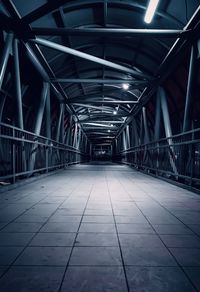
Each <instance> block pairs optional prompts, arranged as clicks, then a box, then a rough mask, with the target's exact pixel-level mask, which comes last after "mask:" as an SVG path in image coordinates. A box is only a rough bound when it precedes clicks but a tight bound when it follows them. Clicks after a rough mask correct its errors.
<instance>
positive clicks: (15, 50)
mask: <svg viewBox="0 0 200 292" xmlns="http://www.w3.org/2000/svg"><path fill="white" fill-rule="evenodd" d="M13 54H14V68H15V89H16V99H17V126H18V127H19V128H20V129H22V130H24V121H23V108H22V93H21V80H20V67H19V52H18V40H17V39H14V42H13Z"/></svg>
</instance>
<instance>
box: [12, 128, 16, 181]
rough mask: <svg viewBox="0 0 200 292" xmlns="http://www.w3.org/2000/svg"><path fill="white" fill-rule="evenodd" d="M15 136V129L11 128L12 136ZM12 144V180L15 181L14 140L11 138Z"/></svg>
mask: <svg viewBox="0 0 200 292" xmlns="http://www.w3.org/2000/svg"><path fill="white" fill-rule="evenodd" d="M14 137H15V129H14V128H13V138H14ZM11 143H12V144H11V145H12V175H13V177H12V181H13V183H15V181H16V179H15V175H16V146H15V140H13V141H12V140H11Z"/></svg>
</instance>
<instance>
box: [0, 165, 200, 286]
mask: <svg viewBox="0 0 200 292" xmlns="http://www.w3.org/2000/svg"><path fill="white" fill-rule="evenodd" d="M199 219H200V196H198V195H196V194H193V193H191V192H189V191H186V190H183V189H180V188H178V187H176V186H173V185H170V184H168V183H166V182H163V181H160V180H157V179H154V178H152V177H150V176H146V175H143V174H141V173H139V172H136V171H133V170H132V169H131V168H129V167H127V166H122V165H121V166H120V165H119V166H118V165H77V166H73V167H71V168H69V169H68V170H65V171H61V172H59V173H57V174H56V175H51V176H48V177H46V178H44V179H41V180H38V181H37V182H34V183H31V184H28V185H24V186H23V187H20V188H18V189H16V190H12V191H10V192H7V193H4V194H0V274H1V279H0V291H1V292H8V291H9V292H10V291H14V292H19V291H20V292H22V291H26V292H33V291H34V292H40V291H42V292H44V291H45V292H58V291H62V292H64V291H65V292H71V291H74V292H79V291H81V292H96V291H114V292H118V291H121V292H126V291H134V292H150V291H152V292H166V291H167V292H175V291H176V292H190V291H200V220H199ZM195 287H196V288H195ZM198 289H199V290H198Z"/></svg>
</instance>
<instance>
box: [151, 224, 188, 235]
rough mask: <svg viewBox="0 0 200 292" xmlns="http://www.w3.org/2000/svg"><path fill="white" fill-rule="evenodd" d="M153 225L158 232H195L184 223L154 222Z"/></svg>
mask: <svg viewBox="0 0 200 292" xmlns="http://www.w3.org/2000/svg"><path fill="white" fill-rule="evenodd" d="M153 227H154V228H155V230H156V232H157V233H158V234H193V232H192V231H191V230H190V229H189V228H188V227H186V226H185V225H183V224H182V225H181V224H154V225H153Z"/></svg>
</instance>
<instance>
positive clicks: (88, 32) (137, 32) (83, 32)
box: [32, 27, 191, 38]
mask: <svg viewBox="0 0 200 292" xmlns="http://www.w3.org/2000/svg"><path fill="white" fill-rule="evenodd" d="M32 31H33V32H34V33H35V34H36V35H51V36H66V35H72V36H90V37H92V36H93V37H98V36H100V37H149V38H152V37H153V38H182V37H184V38H186V37H187V36H188V34H190V33H191V30H177V29H132V28H48V27H47V28H44V27H33V28H32Z"/></svg>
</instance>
